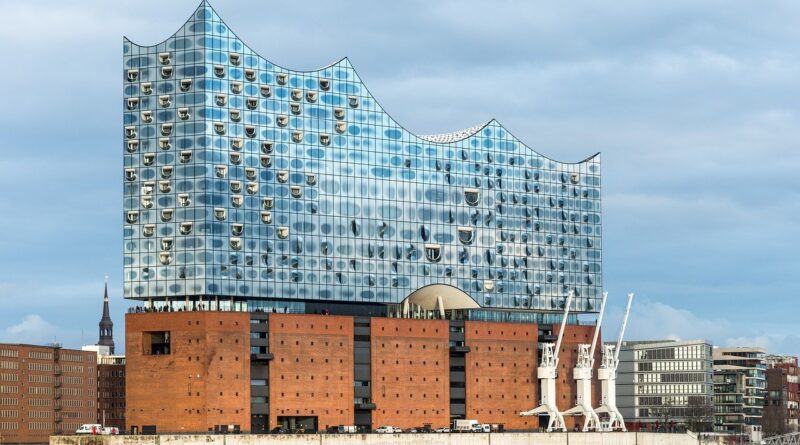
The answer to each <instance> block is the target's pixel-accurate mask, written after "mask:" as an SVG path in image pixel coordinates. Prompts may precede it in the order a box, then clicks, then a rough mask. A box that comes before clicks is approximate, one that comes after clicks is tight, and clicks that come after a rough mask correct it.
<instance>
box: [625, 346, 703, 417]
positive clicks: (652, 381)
mask: <svg viewBox="0 0 800 445" xmlns="http://www.w3.org/2000/svg"><path fill="white" fill-rule="evenodd" d="M619 361H620V363H619V368H618V374H617V406H618V407H619V409H620V412H621V413H622V415H623V417H624V418H625V421H626V423H627V424H628V428H629V429H632V430H640V429H641V430H645V429H646V430H655V429H683V428H686V429H690V430H701V431H710V430H711V428H712V423H713V405H712V397H713V394H714V392H713V381H712V378H713V366H712V345H711V343H710V342H709V341H707V340H686V341H673V340H654V341H627V342H623V343H622V348H621V350H620V357H619Z"/></svg>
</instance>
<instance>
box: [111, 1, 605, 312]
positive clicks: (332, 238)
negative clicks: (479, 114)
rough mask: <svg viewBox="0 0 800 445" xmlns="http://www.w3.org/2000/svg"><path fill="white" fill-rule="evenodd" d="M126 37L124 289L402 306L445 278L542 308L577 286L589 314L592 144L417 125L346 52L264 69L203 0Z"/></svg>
mask: <svg viewBox="0 0 800 445" xmlns="http://www.w3.org/2000/svg"><path fill="white" fill-rule="evenodd" d="M123 49H124V55H123V65H124V66H123V69H122V72H121V77H122V83H123V96H124V97H123V109H124V113H123V114H124V124H123V126H124V129H123V130H124V131H123V137H122V139H123V144H122V150H123V153H124V172H122V173H123V183H124V209H123V214H122V218H123V223H124V269H125V270H124V276H125V296H126V297H127V298H132V299H140V300H147V299H153V300H156V301H163V300H165V299H171V300H173V301H175V300H177V301H181V300H183V299H184V298H186V297H189V298H191V299H192V300H193V301H194V299H196V298H199V297H206V298H208V297H212V296H213V297H217V298H226V299H228V300H229V301H230V300H233V301H251V302H252V301H253V300H258V299H275V300H286V301H292V300H295V301H299V300H303V301H315V300H320V301H336V302H363V303H398V302H400V301H402V300H403V299H404V298H405V297H407V296H408V295H409V294H410V293H412V292H414V291H415V290H417V289H419V288H422V287H424V286H426V285H430V284H445V285H449V286H453V287H456V288H458V289H461V290H462V291H464V292H466V293H467V294H468V295H469V296H470V297H471V298H472V299H474V300H475V301H476V302H477V303H478V304H479V305H480V306H481V307H483V308H492V309H518V310H535V311H537V312H539V311H543V310H554V309H558V307H559V305H560V304H563V297H564V296H565V295H566V294H567V293H568V292H569V291H570V290H572V291H574V292H575V295H576V298H575V299H574V300H573V305H574V306H573V310H575V311H578V312H596V310H597V308H598V302H599V298H600V295H601V289H602V273H601V219H600V158H599V156H598V155H595V156H592V157H590V158H588V159H586V160H584V161H582V162H580V163H564V162H558V161H555V160H552V159H549V158H547V157H545V156H543V155H540V154H538V153H536V152H535V151H533V150H532V149H530V148H529V147H527V146H526V145H524V144H523V143H522V142H520V141H519V140H517V139H516V138H515V137H514V136H513V135H512V134H510V133H509V132H508V131H507V130H506V129H505V128H503V127H502V126H501V125H500V124H499V123H497V122H496V121H494V120H492V121H489V122H487V123H485V124H483V125H479V126H476V127H473V128H470V129H467V130H464V131H460V132H456V133H450V134H443V135H433V136H418V135H415V134H413V133H411V132H409V131H408V130H406V129H405V128H403V127H402V126H401V125H400V124H398V123H397V122H395V121H394V120H393V119H392V118H391V117H390V116H389V114H387V113H386V112H385V111H384V110H383V109H382V108H381V106H380V105H379V104H378V102H377V101H376V100H375V99H374V98H373V97H372V95H371V94H370V93H369V91H368V90H367V88H366V87H365V85H364V84H363V83H362V82H361V79H360V78H359V76H358V74H357V73H356V71H355V70H354V69H353V67H352V66H351V64H350V62H349V61H348V60H347V59H342V60H340V61H339V62H337V63H335V64H333V65H330V66H328V67H325V68H322V69H320V70H317V71H307V72H301V71H292V70H288V69H285V68H282V67H279V66H276V65H274V64H272V63H270V62H269V61H267V60H266V59H264V58H262V57H261V56H259V55H258V54H256V53H255V52H254V51H253V50H251V49H250V48H249V47H248V46H246V45H245V44H244V43H243V42H242V41H241V40H240V39H239V38H238V37H237V36H236V35H235V34H234V33H233V32H232V31H231V30H230V29H229V28H228V27H227V25H226V24H225V23H224V22H222V21H221V20H220V18H219V17H218V16H217V15H216V13H215V12H214V11H213V10H212V9H211V8H210V6H209V5H208V4H207V3H205V2H204V3H203V4H201V5H200V7H199V8H198V9H197V10H196V12H195V13H194V14H193V15H192V16H191V18H190V19H189V21H188V22H187V23H186V24H185V25H184V26H183V27H181V28H180V29H179V30H178V31H177V32H176V33H175V34H174V35H173V36H171V37H170V38H168V39H167V40H165V41H164V42H162V43H159V44H156V45H152V46H140V45H137V44H135V43H133V42H130V41H128V40H125V42H124V46H123ZM489 112H490V111H488V110H487V114H488V113H489ZM231 304H233V303H231Z"/></svg>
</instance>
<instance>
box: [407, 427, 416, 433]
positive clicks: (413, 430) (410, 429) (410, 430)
mask: <svg viewBox="0 0 800 445" xmlns="http://www.w3.org/2000/svg"><path fill="white" fill-rule="evenodd" d="M404 432H406V433H418V432H419V431H417V429H416V428H409V429H407V430H405V431H404Z"/></svg>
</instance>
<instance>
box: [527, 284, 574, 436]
mask: <svg viewBox="0 0 800 445" xmlns="http://www.w3.org/2000/svg"><path fill="white" fill-rule="evenodd" d="M573 295H574V293H573V291H570V292H569V295H567V300H566V303H565V304H564V318H563V319H562V320H561V329H560V330H559V331H558V340H557V341H556V343H555V344H553V343H542V362H541V363H540V364H539V369H538V370H537V376H538V377H539V382H540V383H541V386H542V397H541V401H540V403H541V405H539V406H538V407H536V408H534V409H532V410H530V411H523V412H521V413H519V415H520V416H536V415H540V414H547V416H548V417H549V419H550V420H549V422H548V423H547V431H548V432H550V431H553V430H560V431H566V430H567V426H566V425H565V424H564V416H563V415H561V412H560V411H559V410H558V406H557V404H556V401H557V400H558V398H557V397H556V379H557V378H558V352H559V351H561V340H562V339H563V338H564V328H565V327H566V325H567V315H569V305H570V304H571V303H572V297H573Z"/></svg>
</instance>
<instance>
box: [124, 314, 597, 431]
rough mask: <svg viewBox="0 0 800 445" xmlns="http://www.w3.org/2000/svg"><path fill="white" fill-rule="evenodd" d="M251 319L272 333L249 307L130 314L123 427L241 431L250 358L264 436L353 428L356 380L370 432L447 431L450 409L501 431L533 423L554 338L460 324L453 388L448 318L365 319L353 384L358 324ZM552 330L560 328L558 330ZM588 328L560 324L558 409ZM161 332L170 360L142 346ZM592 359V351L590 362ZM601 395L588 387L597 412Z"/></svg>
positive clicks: (571, 387)
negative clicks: (539, 373) (545, 344)
mask: <svg viewBox="0 0 800 445" xmlns="http://www.w3.org/2000/svg"><path fill="white" fill-rule="evenodd" d="M254 317H256V316H255V315H254ZM258 317H260V318H263V319H265V320H266V319H268V323H264V324H263V326H264V329H265V330H268V332H267V334H266V335H261V334H260V333H258V332H255V331H254V332H255V335H256V336H257V337H256V336H251V334H250V331H251V330H252V329H251V320H250V314H249V313H246V312H215V311H207V312H203V311H200V312H156V313H141V314H129V315H128V316H127V319H126V329H127V333H126V344H127V370H126V373H127V377H126V379H127V380H126V384H127V385H126V386H127V401H126V403H127V412H126V416H127V419H126V420H127V422H126V423H127V426H128V429H129V430H130V429H131V427H136V429H137V431H138V432H144V429H143V428H144V427H145V426H155V428H156V431H157V432H205V431H209V430H213V429H214V428H215V427H219V426H220V425H239V427H240V429H241V430H242V431H248V430H249V428H250V425H251V423H250V422H251V420H252V419H251V417H250V414H251V412H250V406H251V405H250V403H251V399H250V393H251V386H250V385H251V383H252V382H251V379H250V375H249V373H250V370H251V353H253V354H255V355H253V356H252V357H253V360H260V363H262V365H260V366H262V367H263V366H266V368H265V369H267V371H266V372H264V373H263V375H261V374H259V375H261V376H260V377H254V379H256V380H257V381H254V382H256V383H252V384H253V385H265V386H266V387H264V388H263V389H264V393H263V394H262V395H261V396H259V400H260V401H259V403H261V405H260V408H259V411H258V412H255V411H254V413H256V414H259V415H264V416H267V424H266V426H267V429H273V428H275V427H281V426H282V427H287V425H294V424H297V425H299V424H301V423H302V425H303V428H309V427H308V426H307V425H309V424H308V422H309V421H310V419H315V421H316V427H317V429H318V430H325V429H326V428H327V427H333V426H337V425H354V424H356V421H355V417H356V409H355V408H356V407H355V399H356V397H355V396H356V391H355V390H354V385H355V384H356V383H357V384H358V386H359V390H360V392H359V394H360V395H359V396H358V400H359V404H360V405H359V406H361V405H370V406H371V407H370V408H363V407H362V408H359V409H361V410H364V409H367V410H369V413H370V417H367V419H368V420H367V424H369V423H370V421H371V427H372V428H373V429H374V428H377V427H379V426H381V425H392V426H396V427H400V428H412V427H421V426H424V425H426V424H428V425H430V426H432V427H434V428H436V427H443V426H449V425H450V424H451V420H452V419H451V417H450V415H451V413H450V409H451V402H452V403H456V404H463V406H465V409H466V418H468V419H476V420H478V421H479V422H482V423H491V424H501V425H503V427H504V428H505V429H506V430H529V429H534V428H537V427H538V426H539V419H538V418H537V417H520V416H519V412H521V411H526V410H530V409H532V408H534V407H536V406H537V405H538V404H539V395H538V386H539V385H538V380H537V378H536V369H537V366H538V360H539V357H538V353H537V347H538V339H539V337H540V335H542V332H540V328H544V329H546V331H547V332H546V335H551V334H553V333H552V332H550V330H551V327H550V326H545V327H539V326H537V325H534V324H522V323H494V322H470V321H468V322H466V323H465V324H464V330H463V332H464V334H463V335H464V337H463V338H464V340H465V341H464V346H466V347H467V348H468V349H469V352H466V353H465V354H464V357H465V358H463V359H461V360H463V363H464V366H463V367H461V365H460V364H459V365H458V369H457V371H458V372H461V371H462V370H463V372H464V375H465V376H464V379H465V380H464V384H463V386H458V387H457V388H455V389H454V388H451V387H450V373H451V371H452V369H451V363H450V361H451V354H452V353H453V352H452V351H451V344H450V340H451V338H450V336H451V333H450V327H451V326H450V322H448V321H446V320H414V319H396V318H382V317H373V318H371V319H369V323H367V325H368V327H367V328H366V329H368V331H366V332H362V333H361V336H362V337H365V338H368V339H369V341H368V343H367V345H368V346H367V349H366V351H364V352H365V353H366V355H365V356H366V357H368V363H369V364H368V365H366V366H368V372H367V373H365V374H364V375H363V376H361V377H359V381H358V382H355V374H356V373H355V370H354V368H356V367H357V366H355V364H356V360H355V348H354V339H355V337H356V336H355V333H356V332H355V327H354V318H353V317H351V316H333V315H311V314H278V313H269V314H263V313H262V314H259V315H258ZM254 322H257V323H260V321H258V320H254ZM253 326H256V325H253ZM553 329H554V330H556V331H557V329H558V326H555V327H553ZM592 330H593V326H567V331H566V332H565V335H564V341H563V344H562V350H561V353H560V365H559V381H558V383H557V390H558V391H559V395H560V398H559V407H560V408H561V409H562V410H566V409H568V408H570V407H572V406H573V404H574V403H575V394H576V385H575V382H574V380H573V379H572V368H573V367H574V365H575V360H576V358H577V345H578V344H580V343H588V342H589V341H591V337H592ZM165 331H169V332H170V345H169V346H170V351H169V353H168V354H157V353H154V352H153V351H159V349H158V346H157V345H156V346H155V347H154V348H155V349H153V350H151V351H148V347H149V345H150V344H152V343H153V340H152V338H155V337H152V336H151V335H152V334H153V333H155V334H158V333H159V332H165ZM366 333H369V335H368V336H367V335H366ZM555 333H556V334H557V332H555ZM148 342H149V343H148ZM267 342H268V347H263V346H258V347H255V348H253V349H254V350H256V349H258V351H256V352H253V351H251V346H252V345H254V344H259V345H260V344H262V343H263V344H264V345H266V344H267ZM459 347H461V346H459ZM147 352H150V353H149V354H148V353H147ZM599 355H600V354H599V349H598V352H597V358H596V363H597V364H599ZM359 357H361V356H359ZM360 360H363V357H362V358H361V359H360ZM453 360H456V359H453ZM264 364H266V365H264ZM358 366H361V365H358ZM454 369H455V368H454ZM359 372H361V371H359ZM265 378H266V381H264V380H259V379H265ZM365 379H368V380H365ZM457 381H459V382H460V380H454V382H457ZM259 382H260V383H259ZM252 388H255V389H252V391H256V389H259V388H260V387H258V386H253V387H252ZM364 388H368V392H366V393H365V392H364V391H363V389H364ZM461 388H463V389H461ZM453 391H455V393H454V392H453ZM599 392H600V390H599V385H597V384H595V385H594V394H593V399H594V405H595V406H597V404H598V403H599ZM361 393H364V394H361ZM259 394H261V393H259ZM267 394H268V397H263V396H265V395H267ZM451 394H462V395H458V396H452V397H454V400H455V399H458V401H455V402H453V401H452V400H451ZM367 396H369V397H367ZM462 398H463V400H461V399H462ZM261 399H264V400H261ZM365 399H366V400H368V401H369V402H367V403H365V402H364V400H365ZM265 401H266V403H265ZM253 403H255V402H253ZM454 406H455V405H454ZM362 412H363V411H362ZM575 420H576V419H573V418H567V425H568V426H569V427H572V426H573V425H574V424H575ZM581 421H582V419H578V422H581ZM290 428H293V427H291V426H290ZM149 430H150V431H152V430H151V429H149Z"/></svg>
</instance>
